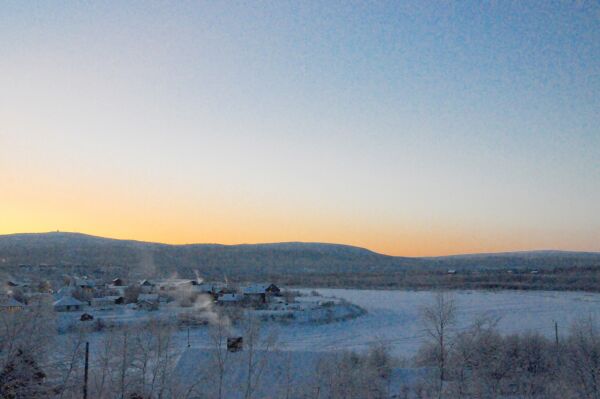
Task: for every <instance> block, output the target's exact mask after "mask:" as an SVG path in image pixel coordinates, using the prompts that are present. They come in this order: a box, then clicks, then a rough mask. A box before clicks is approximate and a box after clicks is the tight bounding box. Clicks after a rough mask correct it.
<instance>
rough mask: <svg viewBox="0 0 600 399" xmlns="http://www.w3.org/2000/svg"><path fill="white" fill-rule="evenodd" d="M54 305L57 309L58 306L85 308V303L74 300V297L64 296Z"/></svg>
mask: <svg viewBox="0 0 600 399" xmlns="http://www.w3.org/2000/svg"><path fill="white" fill-rule="evenodd" d="M53 305H54V306H55V307H57V306H83V305H84V303H83V302H81V301H78V300H77V299H75V298H73V297H72V296H63V297H62V298H60V299H59V300H58V301H56V302H54V304H53Z"/></svg>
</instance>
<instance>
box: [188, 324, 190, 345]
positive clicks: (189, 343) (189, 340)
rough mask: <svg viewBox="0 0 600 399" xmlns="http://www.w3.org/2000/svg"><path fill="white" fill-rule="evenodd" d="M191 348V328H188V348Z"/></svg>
mask: <svg viewBox="0 0 600 399" xmlns="http://www.w3.org/2000/svg"><path fill="white" fill-rule="evenodd" d="M189 347H190V327H189V326H188V348H189Z"/></svg>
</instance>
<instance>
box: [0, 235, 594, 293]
mask: <svg viewBox="0 0 600 399" xmlns="http://www.w3.org/2000/svg"><path fill="white" fill-rule="evenodd" d="M569 267H588V268H589V267H592V268H595V267H598V268H600V253H594V252H571V251H554V250H543V251H523V252H505V253H485V254H465V255H451V256H442V257H419V258H417V257H399V256H389V255H383V254H379V253H376V252H373V251H371V250H368V249H364V248H360V247H355V246H351V245H343V244H330V243H315V242H282V243H268V244H238V245H223V244H182V245H171V244H162V243H153V242H144V241H135V240H120V239H114V238H104V237H97V236H92V235H87V234H81V233H69V232H50V233H22V234H9V235H0V271H5V272H7V273H8V272H10V273H16V272H17V271H18V270H25V269H28V270H29V269H32V270H33V269H36V268H37V269H40V268H48V270H50V268H52V269H53V270H56V271H57V273H58V271H59V270H62V269H65V270H66V269H68V270H71V272H73V273H74V272H77V273H81V274H88V273H89V274H112V275H116V274H121V275H139V276H153V275H163V276H166V275H171V274H173V273H177V274H179V275H183V276H190V277H191V276H194V275H195V274H196V273H199V274H200V275H202V276H204V277H207V278H223V277H228V278H237V279H253V280H254V279H257V278H275V279H277V278H284V277H285V278H286V279H289V278H293V279H295V280H294V281H296V280H298V281H302V276H308V275H311V276H316V275H328V276H341V275H345V276H347V278H351V279H354V280H356V281H359V280H360V279H361V278H363V277H361V276H367V275H368V276H380V277H382V279H385V276H386V275H392V274H393V275H396V278H397V279H398V278H399V277H398V275H399V273H400V274H402V273H409V272H411V271H419V272H423V271H427V270H430V271H436V270H437V271H444V270H445V269H459V270H461V269H464V270H470V271H473V270H498V269H513V268H516V269H519V268H520V269H531V268H536V269H537V268H539V269H551V268H569ZM19 268H20V269H19ZM38 273H39V271H38Z"/></svg>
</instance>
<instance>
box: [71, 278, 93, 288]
mask: <svg viewBox="0 0 600 399" xmlns="http://www.w3.org/2000/svg"><path fill="white" fill-rule="evenodd" d="M75 285H76V286H78V287H89V288H92V287H95V286H96V283H95V282H94V280H88V279H87V278H75Z"/></svg>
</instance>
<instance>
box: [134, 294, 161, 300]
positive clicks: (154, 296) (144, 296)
mask: <svg viewBox="0 0 600 399" xmlns="http://www.w3.org/2000/svg"><path fill="white" fill-rule="evenodd" d="M139 301H149V302H158V294H139V295H138V302H139Z"/></svg>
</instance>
